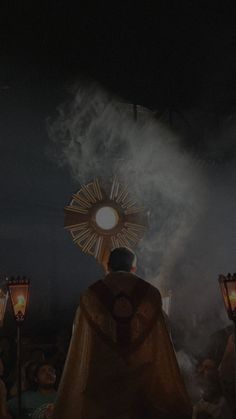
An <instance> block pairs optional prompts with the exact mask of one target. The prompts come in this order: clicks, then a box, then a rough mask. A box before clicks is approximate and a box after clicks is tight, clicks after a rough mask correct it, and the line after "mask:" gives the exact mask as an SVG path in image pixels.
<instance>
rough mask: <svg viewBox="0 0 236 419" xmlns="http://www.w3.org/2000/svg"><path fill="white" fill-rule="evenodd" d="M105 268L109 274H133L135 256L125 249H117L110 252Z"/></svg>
mask: <svg viewBox="0 0 236 419" xmlns="http://www.w3.org/2000/svg"><path fill="white" fill-rule="evenodd" d="M107 266H108V271H109V272H117V271H125V272H135V271H136V255H135V254H134V252H133V251H132V250H130V249H128V248H127V247H118V248H116V249H114V250H112V251H111V253H110V256H109V260H108V265H107Z"/></svg>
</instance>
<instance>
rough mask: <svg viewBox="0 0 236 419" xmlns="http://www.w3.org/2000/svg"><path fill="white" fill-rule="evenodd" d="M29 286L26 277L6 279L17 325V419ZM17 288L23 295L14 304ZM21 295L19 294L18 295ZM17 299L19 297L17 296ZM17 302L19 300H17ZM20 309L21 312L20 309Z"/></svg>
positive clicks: (19, 408) (18, 414)
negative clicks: (23, 330)
mask: <svg viewBox="0 0 236 419" xmlns="http://www.w3.org/2000/svg"><path fill="white" fill-rule="evenodd" d="M29 286H30V280H29V279H28V278H26V277H19V276H18V277H17V278H14V277H12V278H10V279H7V288H8V291H9V296H10V300H11V306H12V310H13V314H14V318H15V321H16V324H17V419H20V418H21V407H22V400H21V390H22V388H21V377H22V374H21V363H22V361H21V347H22V344H21V326H22V324H23V322H24V320H25V316H26V312H27V308H28V304H29ZM17 288H18V290H19V289H21V291H22V289H24V293H25V294H24V295H23V299H22V301H21V302H19V301H18V302H16V301H15V297H16V296H17V292H16V291H17ZM20 295H21V294H20ZM18 297H19V295H18ZM18 300H19V298H18ZM17 304H18V305H19V311H16V310H15V309H16V305H17ZM21 307H22V310H20V308H21Z"/></svg>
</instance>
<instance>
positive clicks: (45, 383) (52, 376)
mask: <svg viewBox="0 0 236 419" xmlns="http://www.w3.org/2000/svg"><path fill="white" fill-rule="evenodd" d="M34 381H35V383H36V387H37V390H38V391H41V392H44V391H48V390H49V391H50V390H54V389H55V383H56V371H55V368H54V367H53V365H51V364H50V363H48V362H41V363H39V364H37V366H36V368H35V370H34Z"/></svg>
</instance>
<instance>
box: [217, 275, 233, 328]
mask: <svg viewBox="0 0 236 419" xmlns="http://www.w3.org/2000/svg"><path fill="white" fill-rule="evenodd" d="M219 283H220V287H221V292H222V296H223V300H224V304H225V308H226V310H227V313H228V316H229V318H230V319H231V320H232V319H236V274H233V275H231V274H228V275H227V276H224V275H220V277H219Z"/></svg>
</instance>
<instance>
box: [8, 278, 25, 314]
mask: <svg viewBox="0 0 236 419" xmlns="http://www.w3.org/2000/svg"><path fill="white" fill-rule="evenodd" d="M8 288H9V291H10V297H11V303H12V308H13V312H14V316H15V319H16V320H17V321H23V320H24V318H25V313H26V307H27V303H28V294H29V280H28V279H26V278H22V279H21V278H17V279H14V278H12V279H10V280H8Z"/></svg>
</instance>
